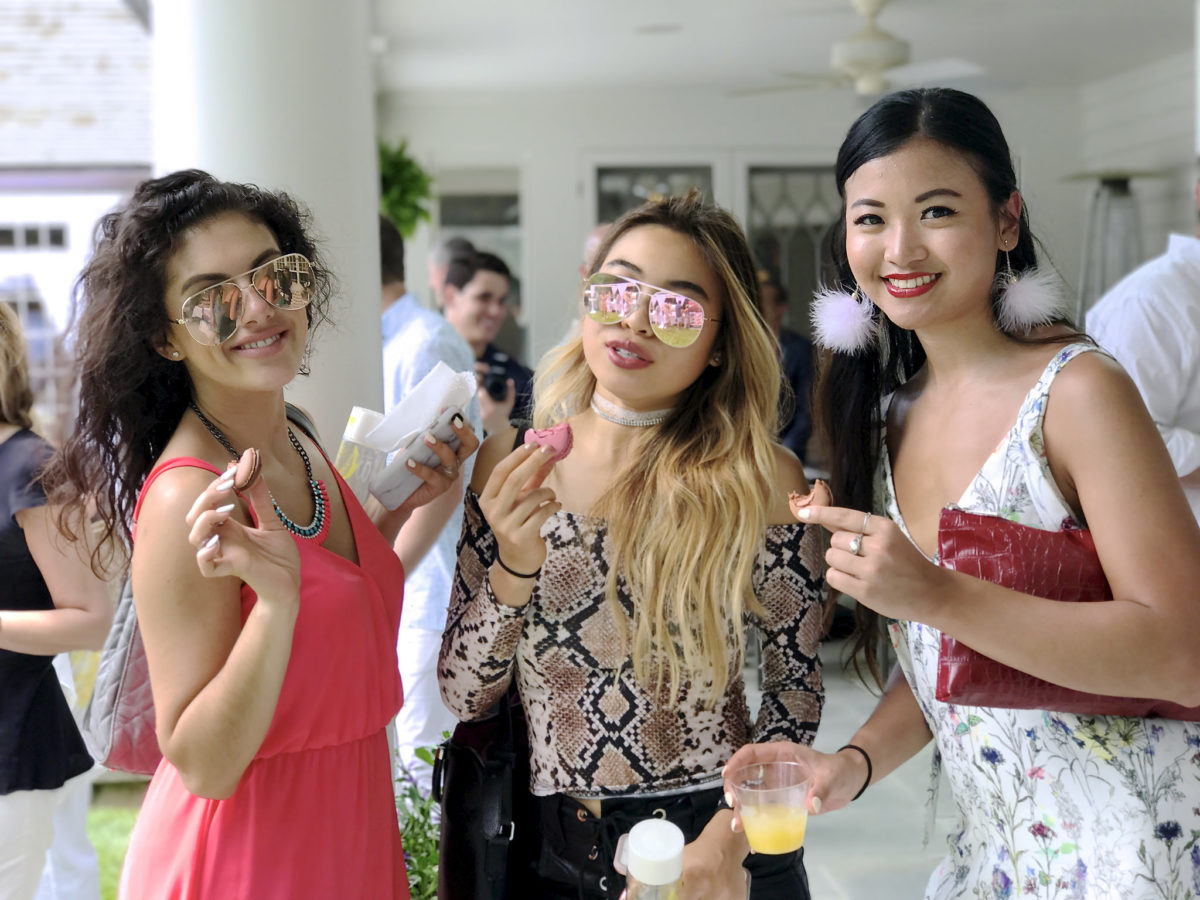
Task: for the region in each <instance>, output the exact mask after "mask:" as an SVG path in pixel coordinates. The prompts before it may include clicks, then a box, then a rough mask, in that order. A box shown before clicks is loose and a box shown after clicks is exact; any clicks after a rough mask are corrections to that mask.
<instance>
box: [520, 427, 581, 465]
mask: <svg viewBox="0 0 1200 900" xmlns="http://www.w3.org/2000/svg"><path fill="white" fill-rule="evenodd" d="M531 441H532V442H533V443H535V444H539V445H541V446H542V447H552V448H554V456H553V457H552V458H551V461H552V462H559V461H560V460H562V459H565V458H566V456H567V454H568V453H570V452H571V446H572V444H573V443H574V441H575V439H574V437H573V436H572V434H571V426H570V425H569V424H567V423H566V422H559V423H558V424H557V425H555V426H554V427H553V428H530V429H529V430H528V431H526V432H525V438H524V443H526V444H528V443H529V442H531Z"/></svg>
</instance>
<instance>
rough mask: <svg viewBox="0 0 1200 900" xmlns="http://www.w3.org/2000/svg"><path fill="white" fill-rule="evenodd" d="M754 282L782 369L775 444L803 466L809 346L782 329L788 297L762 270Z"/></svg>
mask: <svg viewBox="0 0 1200 900" xmlns="http://www.w3.org/2000/svg"><path fill="white" fill-rule="evenodd" d="M758 279H759V285H758V288H759V291H760V294H761V296H762V308H763V317H764V318H765V319H766V320H767V325H768V326H770V328H771V332H772V333H773V334H774V335H775V338H776V340H778V341H779V362H780V365H781V367H782V368H783V382H784V385H785V388H784V390H783V392H782V395H781V397H780V404H781V406H782V408H783V409H784V410H785V414H784V417H783V424H782V425H781V426H780V429H779V443H781V444H783V446H785V447H787V448H788V449H789V450H791V451H792V452H793V453H795V454H796V456H797V457H799V459H800V462H804V461H805V457H806V456H807V455H808V440H809V438H811V437H812V430H813V425H812V396H811V394H812V380H813V347H812V342H811V341H810V340H809V339H808V338H806V337H804V335H802V334H800V333H799V332H796V331H793V330H792V329H790V328H788V327H786V326H785V325H784V320H785V318H786V317H787V307H788V297H787V292H786V291H785V290H784V289H783V285H781V284H780V283H779V281H778V280H777V279H776V278H775V277H774V276H773V275H771V273H770V272H768V271H766V270H765V269H762V270H760V271H759V273H758Z"/></svg>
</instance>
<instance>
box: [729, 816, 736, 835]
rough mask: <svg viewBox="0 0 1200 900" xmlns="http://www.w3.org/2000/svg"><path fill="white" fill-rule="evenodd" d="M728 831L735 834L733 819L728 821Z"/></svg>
mask: <svg viewBox="0 0 1200 900" xmlns="http://www.w3.org/2000/svg"><path fill="white" fill-rule="evenodd" d="M729 830H730V831H732V832H733V833H734V834H737V829H736V828H734V827H733V819H730V820H729Z"/></svg>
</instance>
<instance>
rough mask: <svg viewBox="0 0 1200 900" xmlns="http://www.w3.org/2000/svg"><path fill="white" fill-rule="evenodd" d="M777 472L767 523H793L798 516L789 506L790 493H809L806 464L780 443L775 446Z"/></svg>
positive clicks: (768, 505)
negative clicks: (793, 513) (805, 472)
mask: <svg viewBox="0 0 1200 900" xmlns="http://www.w3.org/2000/svg"><path fill="white" fill-rule="evenodd" d="M774 451H775V459H774V463H775V474H774V478H772V480H771V496H770V497H769V498H768V502H767V523H768V524H770V525H793V524H795V522H796V517H795V516H793V515H792V511H791V508H790V507H789V506H788V494H789V493H791V492H792V491H795V492H796V493H799V494H806V493H808V489H809V484H808V479H807V478H806V477H805V476H804V466H803V464H801V462H800V460H799V459H797V458H796V454H795V453H793V452H792V451H791V450H789V449H788V448H787V447H784V446H782V445H780V444H776V445H775V446H774Z"/></svg>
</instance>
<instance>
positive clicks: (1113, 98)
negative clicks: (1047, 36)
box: [1080, 53, 1197, 258]
mask: <svg viewBox="0 0 1200 900" xmlns="http://www.w3.org/2000/svg"><path fill="white" fill-rule="evenodd" d="M1196 101H1197V98H1196V60H1195V54H1193V53H1183V54H1179V55H1177V56H1172V57H1169V58H1167V59H1164V60H1161V61H1160V62H1156V63H1154V64H1152V65H1148V66H1144V67H1142V68H1140V69H1134V70H1133V71H1130V72H1126V73H1125V74H1123V75H1120V76H1117V77H1114V78H1107V79H1105V80H1103V81H1098V82H1095V83H1093V84H1091V85H1088V86H1087V87H1086V88H1084V89H1083V91H1082V92H1081V102H1080V110H1081V113H1082V120H1081V131H1080V143H1081V146H1082V150H1083V165H1084V168H1085V169H1086V170H1088V171H1098V170H1107V169H1120V170H1130V169H1132V170H1153V171H1159V172H1162V173H1163V175H1162V176H1161V177H1156V178H1137V179H1135V180H1134V181H1133V191H1134V194H1135V195H1136V196H1137V198H1138V206H1139V209H1140V210H1141V217H1142V234H1143V239H1142V244H1143V251H1144V255H1145V256H1146V257H1147V258H1149V257H1154V256H1157V255H1159V254H1160V253H1162V252H1163V250H1164V249H1165V248H1166V240H1167V234H1168V233H1169V232H1171V231H1177V232H1182V233H1185V234H1191V233H1192V232H1193V231H1195V229H1196V209H1195V204H1194V202H1193V195H1192V186H1193V184H1194V183H1195V177H1196V170H1195V160H1196V152H1197V151H1196V146H1197V131H1196Z"/></svg>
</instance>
